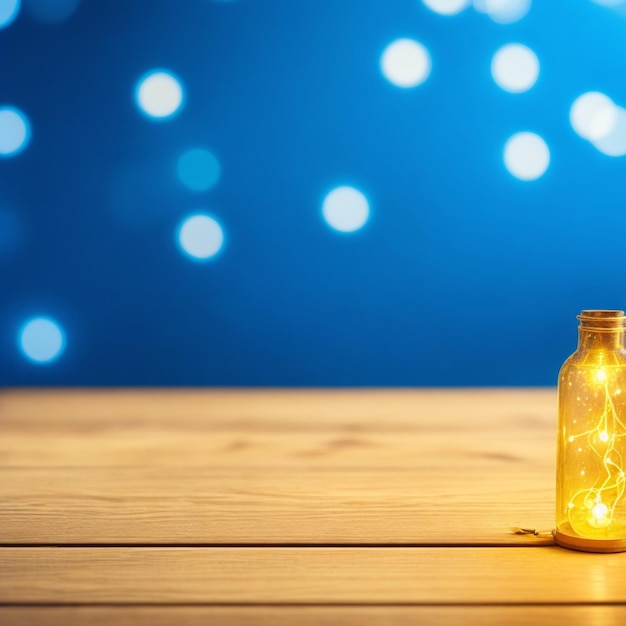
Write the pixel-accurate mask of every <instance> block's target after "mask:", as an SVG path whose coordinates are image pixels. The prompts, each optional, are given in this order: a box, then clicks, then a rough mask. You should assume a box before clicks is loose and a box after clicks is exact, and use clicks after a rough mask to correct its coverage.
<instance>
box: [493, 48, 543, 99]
mask: <svg viewBox="0 0 626 626" xmlns="http://www.w3.org/2000/svg"><path fill="white" fill-rule="evenodd" d="M491 75H492V76H493V79H494V81H495V82H496V84H497V85H498V86H499V87H501V88H502V89H504V90H505V91H510V92H511V93H521V92H523V91H528V90H529V89H530V88H531V87H532V86H533V85H534V84H535V83H536V82H537V77H538V76H539V59H538V58H537V55H536V54H535V53H534V52H533V51H532V50H531V49H530V48H527V47H526V46H523V45H522V44H519V43H511V44H508V45H506V46H503V47H502V48H500V49H499V50H498V51H497V52H496V53H495V54H494V56H493V60H492V61H491Z"/></svg>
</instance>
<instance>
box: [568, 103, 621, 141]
mask: <svg viewBox="0 0 626 626" xmlns="http://www.w3.org/2000/svg"><path fill="white" fill-rule="evenodd" d="M617 117H618V115H617V107H616V106H615V103H614V102H613V100H611V98H609V97H608V96H606V95H605V94H603V93H600V92H599V91H588V92H587V93H584V94H582V95H581V96H578V98H576V100H574V102H573V104H572V106H571V107H570V111H569V119H570V122H571V124H572V128H573V129H574V131H575V132H576V133H577V134H578V135H580V136H581V137H583V139H589V140H591V141H593V140H598V139H602V138H603V137H606V136H607V135H608V134H609V133H610V132H611V131H612V130H613V128H614V126H615V124H616V123H617Z"/></svg>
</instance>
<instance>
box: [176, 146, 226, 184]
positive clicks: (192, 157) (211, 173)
mask: <svg viewBox="0 0 626 626" xmlns="http://www.w3.org/2000/svg"><path fill="white" fill-rule="evenodd" d="M221 171H222V168H221V167H220V163H219V161H218V160H217V158H216V157H215V155H214V154H213V153H212V152H210V151H209V150H205V149H204V148H194V149H192V150H188V151H187V152H185V153H184V154H182V155H181V157H180V158H179V159H178V164H177V166H176V172H177V174H178V178H179V179H180V181H181V182H182V183H183V185H185V186H186V187H188V188H189V189H193V190H194V191H207V190H208V189H210V188H211V187H213V186H214V185H215V184H216V183H217V181H218V180H219V178H220V174H221Z"/></svg>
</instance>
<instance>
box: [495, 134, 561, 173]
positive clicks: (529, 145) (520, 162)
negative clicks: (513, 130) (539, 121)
mask: <svg viewBox="0 0 626 626" xmlns="http://www.w3.org/2000/svg"><path fill="white" fill-rule="evenodd" d="M504 164H505V166H506V169H507V170H509V172H510V173H511V174H512V175H513V176H515V177H516V178H519V179H520V180H535V179H537V178H539V177H540V176H542V175H543V174H544V173H545V171H546V170H547V169H548V165H549V164H550V150H549V148H548V144H546V142H545V141H544V140H543V139H542V138H541V137H540V136H539V135H536V134H535V133H529V132H521V133H517V134H515V135H513V136H512V137H511V138H510V139H509V140H508V141H507V142H506V144H505V146H504Z"/></svg>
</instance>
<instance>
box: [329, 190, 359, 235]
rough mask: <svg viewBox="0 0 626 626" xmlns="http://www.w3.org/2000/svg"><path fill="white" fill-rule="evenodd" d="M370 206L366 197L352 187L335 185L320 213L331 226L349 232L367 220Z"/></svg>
mask: <svg viewBox="0 0 626 626" xmlns="http://www.w3.org/2000/svg"><path fill="white" fill-rule="evenodd" d="M369 214H370V207H369V203H368V201H367V198H366V197H365V196H364V195H363V194H362V193H361V192H360V191H359V190H358V189H355V188H354V187H347V186H344V187H336V188H335V189H333V190H332V191H331V192H330V193H329V194H328V195H327V196H326V197H325V198H324V202H323V204H322V215H323V216H324V219H325V220H326V222H327V223H328V225H329V226H330V227H331V228H334V229H335V230H338V231H340V232H344V233H351V232H354V231H355V230H359V229H360V228H362V227H363V226H364V225H365V223H366V222H367V220H368V218H369Z"/></svg>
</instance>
